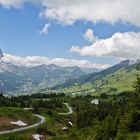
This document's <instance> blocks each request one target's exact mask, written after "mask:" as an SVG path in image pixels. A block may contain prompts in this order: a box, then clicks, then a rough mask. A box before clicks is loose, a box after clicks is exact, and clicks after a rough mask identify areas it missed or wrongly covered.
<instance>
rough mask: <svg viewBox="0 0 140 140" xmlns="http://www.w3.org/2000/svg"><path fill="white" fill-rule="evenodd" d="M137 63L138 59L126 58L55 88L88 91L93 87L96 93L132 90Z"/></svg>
mask: <svg viewBox="0 0 140 140" xmlns="http://www.w3.org/2000/svg"><path fill="white" fill-rule="evenodd" d="M136 65H137V61H131V60H125V61H122V62H120V63H119V64H117V65H114V66H112V67H110V68H107V69H105V70H103V71H101V72H96V73H92V74H89V75H84V76H82V77H80V78H77V79H72V80H70V81H67V82H65V83H64V84H62V85H58V86H56V87H54V88H53V89H61V90H62V91H65V92H67V91H68V92H70V91H71V90H72V91H73V89H75V91H80V90H84V91H85V92H86V90H89V89H92V92H93V91H94V92H95V93H114V92H115V93H118V92H121V91H129V90H132V88H133V87H132V85H133V82H134V81H135V76H136V70H135V69H136ZM79 85H80V88H79ZM86 87H87V89H86ZM70 89H71V90H70Z"/></svg>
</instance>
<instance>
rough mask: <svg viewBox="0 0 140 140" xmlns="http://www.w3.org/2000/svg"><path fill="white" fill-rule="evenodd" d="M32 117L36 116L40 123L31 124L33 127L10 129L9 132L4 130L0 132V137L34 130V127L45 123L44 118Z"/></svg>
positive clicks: (39, 116)
mask: <svg viewBox="0 0 140 140" xmlns="http://www.w3.org/2000/svg"><path fill="white" fill-rule="evenodd" d="M34 116H36V117H38V118H39V119H40V121H39V122H38V123H36V124H33V125H29V126H26V127H22V128H17V129H11V130H6V131H0V135H3V134H10V133H14V132H21V131H24V130H28V129H31V128H35V127H38V126H40V125H41V124H43V123H44V122H45V121H46V119H45V117H43V116H41V115H37V114H34Z"/></svg>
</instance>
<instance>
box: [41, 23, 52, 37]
mask: <svg viewBox="0 0 140 140" xmlns="http://www.w3.org/2000/svg"><path fill="white" fill-rule="evenodd" d="M50 26H51V24H49V23H47V24H46V25H45V26H44V27H43V28H42V30H41V31H40V34H45V35H47V34H48V30H49V27H50Z"/></svg>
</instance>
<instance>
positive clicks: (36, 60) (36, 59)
mask: <svg viewBox="0 0 140 140" xmlns="http://www.w3.org/2000/svg"><path fill="white" fill-rule="evenodd" d="M2 61H4V62H6V63H12V64H15V65H20V66H27V67H34V66H38V65H42V64H45V65H49V64H55V65H58V66H61V67H73V66H78V67H80V68H92V69H105V68H107V67H109V66H110V65H108V64H97V63H93V62H90V61H88V60H75V59H64V58H52V59H49V58H48V57H42V56H27V57H19V56H13V55H10V54H4V57H3V58H2Z"/></svg>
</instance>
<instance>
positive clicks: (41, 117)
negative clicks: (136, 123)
mask: <svg viewBox="0 0 140 140" xmlns="http://www.w3.org/2000/svg"><path fill="white" fill-rule="evenodd" d="M63 104H64V105H65V106H66V107H67V108H68V110H69V111H68V112H67V113H59V114H60V115H70V114H72V113H73V110H72V107H70V106H69V104H68V103H63ZM30 109H32V108H24V110H30ZM34 116H36V117H38V118H39V119H40V121H39V122H38V123H36V124H33V125H29V126H26V127H22V128H16V129H11V130H6V131H0V135H4V134H10V133H14V132H21V131H24V130H28V129H31V128H35V127H38V126H40V125H41V124H43V123H45V121H46V119H45V117H43V116H41V115H38V114H34Z"/></svg>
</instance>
